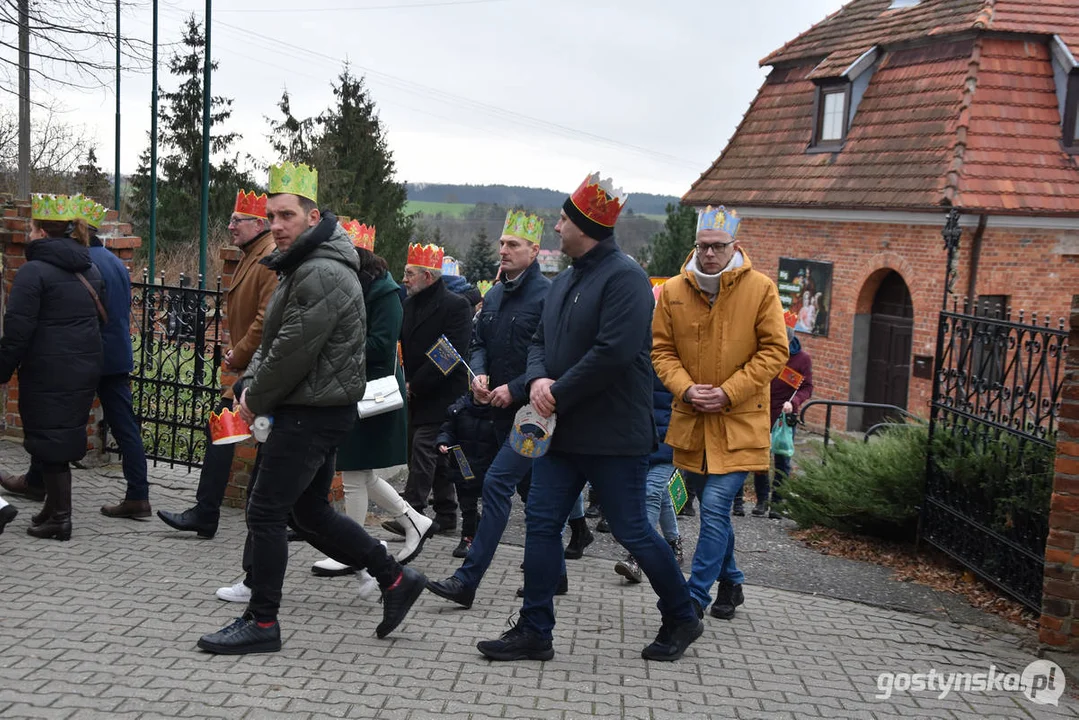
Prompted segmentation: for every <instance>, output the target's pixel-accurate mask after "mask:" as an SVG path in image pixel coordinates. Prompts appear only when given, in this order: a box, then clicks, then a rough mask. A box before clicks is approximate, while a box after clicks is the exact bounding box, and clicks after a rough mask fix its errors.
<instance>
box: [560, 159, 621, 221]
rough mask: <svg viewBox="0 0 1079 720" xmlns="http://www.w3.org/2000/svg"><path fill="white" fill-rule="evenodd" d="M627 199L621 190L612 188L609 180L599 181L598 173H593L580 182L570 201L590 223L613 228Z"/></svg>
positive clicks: (612, 182)
mask: <svg viewBox="0 0 1079 720" xmlns="http://www.w3.org/2000/svg"><path fill="white" fill-rule="evenodd" d="M627 197H629V196H628V195H626V193H625V192H624V191H623V190H622V188H617V189H616V188H615V187H614V181H613V180H612V179H611V178H605V179H600V176H599V173H598V172H594V173H592V174H591V175H589V176H588V177H586V178H585V179H584V180H583V181H582V182H581V185H580V186H579V187H578V188H577V191H576V192H574V193H573V195H571V196H570V201H571V202H572V203H573V205H574V206H575V207H576V208H577V209H578V210H580V211H581V212H582V213H584V215H585V217H587V218H588V219H589V220H591V221H592V222H594V223H597V224H599V225H602V226H603V227H605V228H613V227H614V224H615V223H616V222H618V215H619V214H620V213H621V212H622V208H623V207H625V205H626V198H627Z"/></svg>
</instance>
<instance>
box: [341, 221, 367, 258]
mask: <svg viewBox="0 0 1079 720" xmlns="http://www.w3.org/2000/svg"><path fill="white" fill-rule="evenodd" d="M341 227H343V228H344V229H345V232H346V233H348V237H349V239H350V240H351V241H352V244H353V245H355V246H356V247H358V248H363V249H364V250H370V251H371V252H374V251H375V226H374V225H372V226H370V227H368V226H367V225H364V224H362V223H360V221H359V220H349V221H348V222H342V223H341Z"/></svg>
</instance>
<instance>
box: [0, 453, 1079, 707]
mask: <svg viewBox="0 0 1079 720" xmlns="http://www.w3.org/2000/svg"><path fill="white" fill-rule="evenodd" d="M25 462H26V456H25V455H24V454H23V452H22V450H21V448H20V447H19V446H18V445H16V444H14V443H11V442H0V467H3V468H4V469H5V470H8V471H16V470H21V469H22V468H23V467H24V466H25ZM151 472H152V481H153V483H154V486H153V488H152V495H151V500H152V502H153V503H154V506H155V508H162V509H173V510H176V509H182V508H184V507H186V506H187V505H188V504H190V502H191V500H192V498H193V495H194V485H195V482H196V477H197V476H196V475H195V474H194V473H192V474H190V475H189V474H187V473H186V472H183V471H169V470H163V469H161V468H156V469H152V471H151ZM122 488H123V481H122V479H121V478H120V474H119V470H118V468H117V467H110V468H105V469H98V470H79V471H77V472H76V480H75V489H74V504H75V508H76V512H75V518H74V527H75V529H74V533H73V536H72V539H71V541H70V542H66V543H60V542H55V541H43V540H36V539H34V538H30V537H28V536H27V535H26V534H25V528H26V526H27V525H28V524H29V516H30V515H31V514H33V512H36V510H37V509H38V506H37V504H35V503H29V502H27V501H25V500H22V499H19V498H10V499H12V500H14V503H15V505H16V506H17V507H19V509H20V515H19V517H18V518H17V519H16V520H15V522H13V523H12V524H11V525H9V526H8V529H7V531H6V532H5V533H4V534H3V535H0V598H3V609H2V611H0V718H5V719H7V718H30V717H44V718H79V719H81V718H97V717H101V718H110V719H119V718H151V717H185V718H202V717H226V718H270V717H285V716H288V717H300V718H302V717H312V718H314V717H362V718H409V719H414V718H444V719H450V718H576V717H605V718H613V717H629V718H675V717H678V718H719V717H735V718H784V717H787V718H806V717H829V718H831V717H837V718H888V717H895V718H898V717H905V718H916V717H931V718H978V719H979V720H984V719H988V718H1043V717H1044V718H1063V717H1077V716H1079V701H1076V700H1075V699H1074V698H1072V697H1070V696H1069V695H1067V694H1065V695H1064V696H1063V697H1062V698H1060V701H1059V705H1051V704H1050V705H1038V704H1035V703H1034V702H1032V701H1031V700H1029V699H1027V697H1025V695H1024V694H1023V693H1022V692H1019V691H1011V692H1009V691H1005V690H994V691H992V692H975V691H973V690H970V691H952V692H951V693H949V694H948V695H947V696H946V697H944V698H943V699H941V698H939V697H938V696H939V695H940V694H941V693H940V691H939V690H937V691H934V692H929V691H921V692H915V691H910V690H908V689H906V687H907V686H906V682H905V681H906V679H907V676H905V675H903V673H928V672H929V671H930V670H934V671H935V672H936V673H951V672H962V673H979V672H983V673H984V672H989V671H990V668H991V667H992V668H993V670H992V672H994V673H1021V672H1022V671H1023V669H1024V668H1025V667H1026V666H1027V665H1028V664H1029V663H1031V662H1032V661H1034V660H1035V659H1036V658H1035V655H1034V654H1033V653H1032V652H1031V649H1030V647H1029V645H1028V640H1029V638H1025V637H1022V636H1019V635H1014V634H1009V633H1005V632H1001V631H998V630H994V629H990V628H985V627H979V626H971V625H959V624H955V623H951V622H948V621H947V620H942V619H939V618H936V617H932V616H926V615H915V614H910V613H905V612H902V611H898V610H894V609H886V608H880V607H876V606H869V605H864V604H859V603H855V602H850V601H846V600H839V599H833V598H825V597H821V596H814V595H811V594H805V593H795V592H790V591H787V590H780V589H771V588H764V587H760V586H752V585H747V587H746V604H745V605H744V606H743V607H741V608H739V611H738V615H737V616H736V617H735V619H734V620H732V621H729V622H724V621H720V620H714V619H712V618H710V617H706V618H705V626H706V630H705V634H704V636H702V637H701V639H700V640H698V641H697V643H696V644H695V645H694V646H693V647H692V648H691V649H690V650H689V652H688V653H687V654H686V656H685V657H684V658H683V659H682V660H681V661H680V662H677V663H673V664H668V663H649V662H646V661H644V660H642V659H641V658H640V650H641V648H642V647H643V646H644V645H646V644H647V643H648V642H649V641H651V639H652V637H653V635H654V633H655V631H656V629H657V627H658V620H659V618H658V615H657V612H656V610H655V596H654V595H653V593H652V592H651V589H650V588H649V587H648V586H647V585H644V586H628V585H623V584H621V581H620V580H619V579H618V578H617V577H616V576H615V575H613V573H611V572H610V561H609V560H607V559H602V558H597V557H589V556H586V557H585V558H584V559H583V560H580V561H576V562H571V563H570V565H569V572H570V593H569V595H567V596H565V597H562V598H558V599H557V601H556V603H557V611H558V620H559V625H558V627H557V628H556V637H555V651H556V655H555V658H554V659H553V660H552V661H549V662H546V663H539V662H518V663H491V662H488V661H486V660H484V659H482V658H481V656H480V655H479V654H478V652H477V651H476V650H475V643H476V641H477V640H481V639H486V638H491V637H494V636H496V635H497V634H498V633H500V632H501V631H502V630H504V629H505V628H506V623H507V621H508V620H509V619H510V618H511V617H512V616H513V614H514V612H515V610H516V609H517V607H518V602H517V601H516V599H515V598H514V597H513V591H514V589H515V588H516V587H517V586H518V585H519V584H520V581H521V574H520V571H519V569H518V564H519V563H520V561H521V558H522V551H521V549H520V547H517V546H513V545H506V546H505V547H504V548H502V549H501V550H500V552H499V554H498V556H497V557H496V560H495V564H494V566H493V567H492V568H491V571H490V572H489V573H488V576H487V578H486V579H485V581H484V583H483V585H482V586H481V588H480V591H479V594H478V596H477V598H476V603H475V605H474V606H473V609H472V610H471V611H465V610H461V609H458V608H456V607H455V606H451V605H449V604H447V603H445V602H444V601H442V600H440V599H438V598H435V597H434V596H433V595H430V594H425V595H424V596H422V597H421V598H420V600H419V601H418V602H417V604H416V606H415V607H414V609H413V611H412V613H411V614H410V615H409V617H408V618H407V619H406V621H405V622H404V624H403V625H402V626H401V627H400V628H399V629H398V630H397V631H395V632H394V633H393V634H392V635H391V636H390V637H389V638H387V639H386V640H377V639H376V638H375V636H374V627H375V625H376V624H377V623H378V621H379V619H380V617H381V607H380V606H378V605H371V604H367V603H364V602H363V601H361V600H360V599H358V597H357V596H356V594H355V592H354V587H355V586H354V581H353V580H352V579H350V578H335V579H323V578H316V577H313V576H312V575H311V574H310V572H309V566H310V564H311V562H312V561H314V560H316V559H318V556H317V554H316V553H315V551H314V550H313V549H311V548H309V547H306V546H303V545H302V544H299V543H293V544H292V545H291V559H290V565H289V569H288V573H287V575H286V579H285V601H284V604H283V607H282V614H281V623H282V631H283V639H284V647H283V649H282V651H281V652H279V653H275V654H266V655H252V656H246V657H214V656H210V655H206V654H203V653H201V652H200V651H198V650H197V649H196V647H195V641H196V640H197V639H198V637H199V636H200V635H201V634H203V633H206V632H209V631H212V630H216V629H218V628H219V627H221V626H223V625H224V624H226V623H227V622H229V621H230V620H231V619H232V618H233V617H235V616H236V615H238V614H239V612H240V611H241V609H242V607H241V606H237V605H229V604H226V603H223V602H221V601H219V600H217V599H216V598H214V596H213V591H214V590H215V589H216V588H217V587H219V586H220V585H224V584H231V583H232V582H233V581H235V579H236V578H237V575H238V567H239V560H240V548H241V545H242V540H243V536H244V535H243V534H244V528H243V518H242V514H241V513H240V511H238V510H226V511H225V514H224V516H223V518H222V526H221V530H220V532H219V533H218V535H217V537H215V538H214V539H213V540H199V539H197V538H195V537H194V536H193V535H190V534H181V533H177V532H174V531H172V530H171V529H170V528H168V527H166V526H165V525H164V524H163V523H161V522H160V521H158V520H157V519H156V518H155V519H153V520H150V521H145V522H140V521H131V520H110V519H107V518H105V517H103V516H102V515H101V514H100V513H99V512H98V508H99V507H100V506H101V505H102V504H104V503H106V502H112V501H115V500H116V499H118V498H119V497H120V495H121V493H122ZM377 532H381V531H377ZM455 542H456V538H450V537H437V538H435V539H434V540H433V541H432V542H431V543H430V545H429V546H428V547H427V548H426V549H425V551H424V553H423V555H421V556H420V558H419V559H418V560H417V562H416V566H417V567H419V568H420V569H421V570H423V571H424V572H426V573H428V574H429V575H430V576H433V577H444V576H445V575H448V574H449V573H450V572H452V570H453V569H454V567H456V564H457V561H456V560H454V559H453V558H452V557H450V554H449V553H450V550H451V549H452V547H453V545H454V544H455ZM688 549H689V548H687V550H688ZM881 673H893V674H895V676H894V677H895V680H894V683H893V686H894V687H895V688H896V689H895V690H894V692H893V693H892V695H891V696H890V697H889V698H887V699H883V698H882V699H878V698H877V697H876V696H877V695H878V694H883V692H882V689H881V688H883V687H886V686H887V683H886V682H885V681H886V680H887V679H888V677H891V676H886V678H885V681H882V680H881V678H880V675H881ZM881 683H884V684H881Z"/></svg>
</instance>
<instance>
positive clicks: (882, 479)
mask: <svg viewBox="0 0 1079 720" xmlns="http://www.w3.org/2000/svg"><path fill="white" fill-rule="evenodd" d="M927 439H928V434H927V430H926V428H925V427H924V426H920V425H916V426H911V427H899V428H894V429H892V430H890V431H888V432H886V433H884V434H882V435H879V436H877V437H875V438H873V439H871V440H870V441H869V442H868V443H864V442H861V441H851V440H839V441H837V442H836V444H835V445H833V446H830V447H828V448H826V449H825V450H824V452H823V454H822V456H821V459H820V460H817V459H803V460H802V461H801V462H800V463H799V472H796V473H793V474H792V476H791V477H790V478H789V479H787V481H786V482H785V483H784V485H783V489H782V490H781V494H782V496H783V500H784V509H785V510H786V511H787V514H788V515H789V516H790V517H791V518H792V519H794V520H795V521H796V522H797V523H798V524H799V525H801V526H802V527H809V526H811V525H823V526H825V527H830V528H835V529H836V530H841V531H843V532H851V533H857V534H861V535H873V536H877V537H883V538H888V539H897V540H899V539H901V540H907V539H912V538H913V537H914V533H915V530H916V528H917V521H918V506H919V504H920V502H921V495H922V485H923V478H924V476H925V454H926V444H927Z"/></svg>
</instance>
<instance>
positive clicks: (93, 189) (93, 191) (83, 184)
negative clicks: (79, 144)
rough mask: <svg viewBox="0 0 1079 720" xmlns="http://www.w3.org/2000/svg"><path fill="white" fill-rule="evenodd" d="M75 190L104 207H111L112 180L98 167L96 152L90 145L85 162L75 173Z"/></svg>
mask: <svg viewBox="0 0 1079 720" xmlns="http://www.w3.org/2000/svg"><path fill="white" fill-rule="evenodd" d="M75 188H76V191H77V192H81V193H82V194H83V195H85V196H87V197H90V198H93V199H94V200H96V201H97V202H99V203H101V204H102V205H104V206H105V207H109V206H110V205H112V201H113V192H112V179H111V178H110V177H109V176H108V175H106V174H105V171H104V170H102V169H101V166H100V165H98V160H97V150H96V149H95V148H94V147H93V146H92V145H91V146H90V150H89V152H87V154H86V162H84V163H83V164H82V165H79V167H78V169H77V170H76V171H75Z"/></svg>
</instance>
